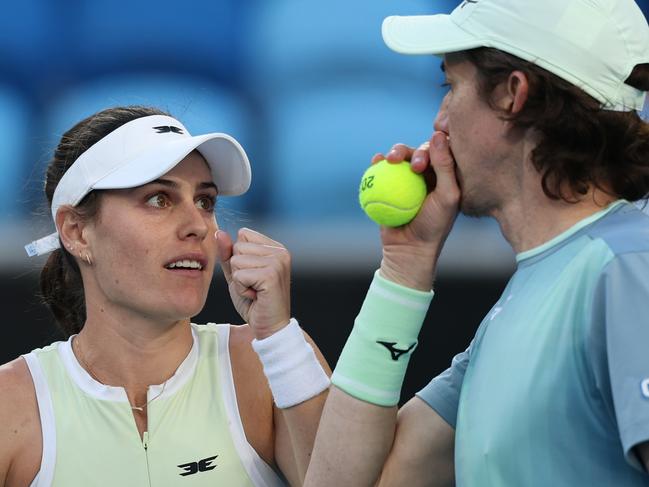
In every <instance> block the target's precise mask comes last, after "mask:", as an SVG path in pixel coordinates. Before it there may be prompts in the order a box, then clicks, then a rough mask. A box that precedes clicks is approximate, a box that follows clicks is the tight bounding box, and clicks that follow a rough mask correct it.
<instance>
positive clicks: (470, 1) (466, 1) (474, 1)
mask: <svg viewBox="0 0 649 487" xmlns="http://www.w3.org/2000/svg"><path fill="white" fill-rule="evenodd" d="M467 3H478V0H464V2H462V5H460V8H464V6H465V5H466V4H467Z"/></svg>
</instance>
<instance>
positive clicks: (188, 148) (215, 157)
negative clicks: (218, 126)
mask: <svg viewBox="0 0 649 487" xmlns="http://www.w3.org/2000/svg"><path fill="white" fill-rule="evenodd" d="M193 150H198V151H199V152H200V153H201V155H202V156H203V157H204V158H205V160H206V161H207V164H208V165H209V167H210V171H211V172H212V180H213V181H214V184H216V186H217V188H218V190H219V194H221V195H226V196H236V195H240V194H243V193H245V192H246V191H247V190H248V188H249V187H250V181H251V171H250V163H249V161H248V156H247V155H246V153H245V151H244V150H243V148H242V147H241V145H240V144H239V143H238V142H237V141H236V140H235V139H234V138H232V137H230V136H229V135H227V134H221V133H212V134H205V135H198V136H196V137H187V138H183V139H181V140H177V141H174V142H169V143H167V144H160V145H158V146H156V147H154V148H153V149H152V150H150V151H147V152H146V153H144V154H142V155H140V156H139V157H137V158H136V159H134V160H131V161H129V163H128V164H125V165H123V166H121V167H120V168H118V169H117V170H115V171H113V172H112V173H110V174H108V175H107V176H106V177H104V178H102V179H101V180H99V181H97V182H96V183H95V184H94V185H93V187H92V189H120V188H134V187H136V186H141V185H143V184H146V183H149V182H151V181H153V180H155V179H158V178H159V177H161V176H163V175H164V174H166V173H167V172H169V171H170V170H171V169H173V168H174V167H175V166H176V165H177V164H178V163H179V162H180V161H182V160H183V159H184V158H185V157H186V156H187V155H188V154H189V153H190V152H192V151H193Z"/></svg>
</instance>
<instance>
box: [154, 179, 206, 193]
mask: <svg viewBox="0 0 649 487" xmlns="http://www.w3.org/2000/svg"><path fill="white" fill-rule="evenodd" d="M146 184H147V185H148V184H160V185H162V186H166V187H168V188H172V189H178V187H179V184H178V183H177V182H175V181H172V180H170V179H164V178H158V179H154V180H153V181H150V182H148V183H146ZM209 188H212V189H214V190H215V191H216V192H217V193H218V188H217V186H216V184H214V183H213V182H212V181H204V182H202V183H198V184H197V185H196V189H209Z"/></svg>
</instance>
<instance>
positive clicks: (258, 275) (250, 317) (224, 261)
mask: <svg viewBox="0 0 649 487" xmlns="http://www.w3.org/2000/svg"><path fill="white" fill-rule="evenodd" d="M216 238H217V241H218V253H219V260H220V262H221V268H222V269H223V274H224V275H225V279H226V281H227V283H228V289H229V290H230V297H231V298H232V303H233V304H234V307H235V308H236V310H237V312H238V313H239V314H240V315H241V317H242V318H243V319H244V320H246V321H247V322H248V324H249V325H250V328H251V329H252V331H253V333H254V335H255V338H257V339H258V340H261V339H263V338H266V337H269V336H270V335H272V334H273V333H275V332H276V331H278V330H280V329H282V328H284V326H286V325H287V324H288V322H289V320H290V318H291V304H290V281H291V256H290V254H289V252H288V251H287V250H286V248H285V247H284V246H283V245H282V244H280V243H278V242H275V241H274V240H272V239H270V238H268V237H266V236H265V235H262V234H261V233H258V232H255V231H254V230H250V229H248V228H242V229H240V230H239V232H238V234H237V241H236V242H235V243H234V244H233V243H232V239H231V237H230V236H229V235H228V234H227V233H226V232H224V231H222V230H219V231H218V232H217V233H216Z"/></svg>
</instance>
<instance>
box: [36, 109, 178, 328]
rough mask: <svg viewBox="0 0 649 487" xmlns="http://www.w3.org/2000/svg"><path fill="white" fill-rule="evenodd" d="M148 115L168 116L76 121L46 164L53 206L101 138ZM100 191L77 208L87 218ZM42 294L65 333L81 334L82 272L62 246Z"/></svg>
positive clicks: (115, 112)
mask: <svg viewBox="0 0 649 487" xmlns="http://www.w3.org/2000/svg"><path fill="white" fill-rule="evenodd" d="M149 115H168V114H167V113H165V112H163V111H161V110H158V109H156V108H150V107H142V106H128V107H117V108H109V109H106V110H102V111H101V112H98V113H96V114H94V115H91V116H90V117H88V118H86V119H85V120H82V121H81V122H79V123H77V124H76V125H75V126H74V127H72V128H71V129H70V130H68V131H67V132H66V133H64V134H63V136H62V137H61V141H60V142H59V145H58V146H57V148H56V150H55V151H54V157H53V158H52V160H51V161H50V162H49V164H48V166H47V173H46V176H45V195H46V197H47V201H48V203H49V206H50V208H51V206H52V198H53V197H54V190H55V189H56V186H57V185H58V184H59V181H60V180H61V178H62V177H63V175H64V174H65V172H66V171H67V170H68V169H69V168H70V166H72V164H73V163H74V161H75V160H76V159H77V158H78V157H79V156H80V155H81V154H83V153H84V152H85V151H86V150H88V149H89V148H90V147H91V146H92V145H93V144H95V143H96V142H98V141H99V140H100V139H102V138H103V137H105V136H106V135H108V134H109V133H111V132H112V131H114V130H115V129H117V128H119V127H121V126H122V125H124V124H125V123H128V122H130V121H132V120H135V119H137V118H141V117H147V116H149ZM100 196H101V192H98V191H91V192H90V193H89V194H88V195H87V196H86V197H85V198H84V199H83V200H82V201H81V202H80V203H79V204H78V205H77V206H75V207H74V210H75V211H76V213H77V214H78V216H79V217H80V218H82V219H84V220H86V221H87V220H89V219H92V218H93V217H94V216H95V215H96V214H97V212H98V210H99V203H100V200H101V198H100ZM40 286H41V295H42V298H43V301H44V302H45V304H46V305H47V306H48V308H49V309H50V311H51V312H52V314H53V315H54V317H55V318H56V321H57V323H58V325H59V326H60V327H61V329H62V330H63V333H64V334H65V335H66V336H70V335H73V334H75V333H78V332H79V331H80V330H81V328H83V325H84V323H85V321H86V304H85V297H84V291H83V282H82V280H81V272H80V271H79V266H78V265H77V262H76V261H75V258H74V257H73V256H72V255H71V254H70V253H69V252H68V251H67V250H66V249H65V247H64V246H63V245H61V248H60V249H57V250H55V251H54V252H52V253H51V255H50V256H49V258H48V259H47V262H46V264H45V266H44V267H43V270H42V271H41V279H40Z"/></svg>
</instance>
